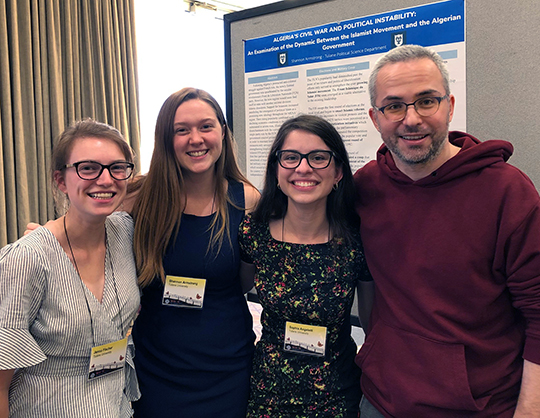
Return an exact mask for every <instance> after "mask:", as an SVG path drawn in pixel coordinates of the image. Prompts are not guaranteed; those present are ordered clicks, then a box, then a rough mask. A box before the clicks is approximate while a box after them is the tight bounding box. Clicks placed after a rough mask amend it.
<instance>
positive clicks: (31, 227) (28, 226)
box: [24, 222, 41, 235]
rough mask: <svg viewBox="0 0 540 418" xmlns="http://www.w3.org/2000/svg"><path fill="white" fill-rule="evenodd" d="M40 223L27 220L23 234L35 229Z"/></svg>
mask: <svg viewBox="0 0 540 418" xmlns="http://www.w3.org/2000/svg"><path fill="white" fill-rule="evenodd" d="M40 226H41V225H40V224H38V223H35V222H29V223H27V224H26V231H24V235H28V234H29V233H30V232H32V231H35V230H36V229H38V228H39V227H40Z"/></svg>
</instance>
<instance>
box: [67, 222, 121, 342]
mask: <svg viewBox="0 0 540 418" xmlns="http://www.w3.org/2000/svg"><path fill="white" fill-rule="evenodd" d="M66 215H67V214H66ZM66 215H64V233H65V234H66V241H67V244H68V247H69V252H70V253H71V259H72V260H73V265H74V266H75V270H76V271H77V275H78V276H79V280H80V283H81V288H82V291H83V295H84V300H85V302H86V308H87V309H88V315H89V316H90V330H91V332H92V347H93V346H95V337H94V319H93V318H92V310H91V309H90V304H89V303H88V298H87V297H86V292H85V290H84V288H85V286H84V282H83V279H82V276H81V272H80V271H79V267H78V266H77V260H76V259H75V254H74V253H73V248H72V247H71V242H70V241H69V235H68V231H67V227H66ZM106 249H107V253H108V254H109V246H108V245H106ZM108 258H109V263H110V267H111V274H112V279H113V284H114V293H115V295H116V305H117V306H118V316H119V319H120V326H119V331H120V333H121V334H122V326H123V323H124V321H123V318H122V311H121V309H120V299H119V296H118V289H117V287H116V278H115V276H114V267H113V264H112V260H111V256H110V254H109V257H108Z"/></svg>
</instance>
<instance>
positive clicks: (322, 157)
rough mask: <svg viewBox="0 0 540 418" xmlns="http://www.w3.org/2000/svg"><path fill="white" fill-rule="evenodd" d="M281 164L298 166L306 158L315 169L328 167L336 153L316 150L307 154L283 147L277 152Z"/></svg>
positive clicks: (283, 165) (286, 166)
mask: <svg viewBox="0 0 540 418" xmlns="http://www.w3.org/2000/svg"><path fill="white" fill-rule="evenodd" d="M276 156H277V159H278V162H279V165H280V166H282V167H283V168H286V169H294V168H297V167H298V166H299V165H300V163H301V162H302V160H303V159H304V158H305V159H306V161H307V163H308V164H309V166H310V167H311V168H313V169H315V170H320V169H323V168H326V167H328V166H329V165H330V162H331V161H332V157H334V158H335V154H334V153H333V152H332V151H327V150H314V151H310V152H308V153H307V154H302V153H301V152H298V151H294V150H286V149H282V150H279V151H277V152H276Z"/></svg>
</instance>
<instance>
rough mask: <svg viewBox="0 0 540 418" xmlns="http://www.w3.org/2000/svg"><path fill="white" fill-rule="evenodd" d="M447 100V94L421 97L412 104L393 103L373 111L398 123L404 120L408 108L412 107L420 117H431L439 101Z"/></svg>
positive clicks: (437, 108)
mask: <svg viewBox="0 0 540 418" xmlns="http://www.w3.org/2000/svg"><path fill="white" fill-rule="evenodd" d="M447 98H448V95H447V94H445V95H444V96H441V97H436V96H430V97H422V98H420V99H418V100H415V101H414V102H412V103H405V102H394V103H390V104H387V105H386V106H383V107H376V108H375V109H377V110H378V111H379V112H381V113H382V114H383V115H384V116H385V117H386V119H388V120H389V121H391V122H400V121H402V120H403V119H405V115H407V109H408V108H409V106H414V110H416V113H418V114H419V115H420V116H425V117H427V116H432V115H434V114H435V113H437V111H438V110H439V106H440V104H441V100H444V99H447Z"/></svg>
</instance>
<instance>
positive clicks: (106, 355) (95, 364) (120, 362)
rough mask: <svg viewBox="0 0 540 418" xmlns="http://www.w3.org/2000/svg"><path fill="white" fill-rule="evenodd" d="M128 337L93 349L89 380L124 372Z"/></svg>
mask: <svg viewBox="0 0 540 418" xmlns="http://www.w3.org/2000/svg"><path fill="white" fill-rule="evenodd" d="M127 344H128V339H127V337H126V338H124V339H122V340H118V341H115V342H112V343H108V344H103V345H98V346H96V347H92V352H91V354H90V367H89V368H88V380H92V379H97V378H98V377H102V376H105V375H106V374H109V373H112V372H117V371H118V370H122V369H123V368H124V365H125V364H126V350H127Z"/></svg>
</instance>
